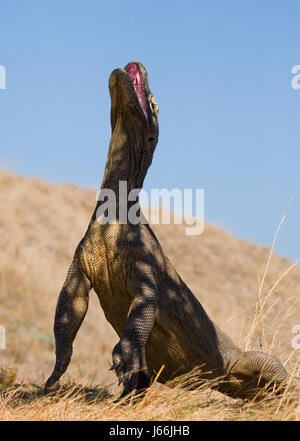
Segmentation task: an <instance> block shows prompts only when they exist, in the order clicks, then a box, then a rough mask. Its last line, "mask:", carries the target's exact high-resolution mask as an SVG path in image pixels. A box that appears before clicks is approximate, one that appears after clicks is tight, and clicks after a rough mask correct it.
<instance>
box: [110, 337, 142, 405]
mask: <svg viewBox="0 0 300 441" xmlns="http://www.w3.org/2000/svg"><path fill="white" fill-rule="evenodd" d="M112 359H113V365H112V367H111V368H110V370H115V372H116V375H117V377H118V380H119V383H118V385H120V384H123V385H124V389H123V392H122V394H121V396H120V399H121V398H123V397H125V396H126V395H128V394H130V393H132V392H133V391H141V390H143V389H147V388H148V387H149V386H150V384H151V376H150V373H149V371H148V369H147V366H146V359H145V356H144V355H143V354H142V351H141V350H139V349H138V348H135V347H134V346H133V345H132V344H131V343H130V342H129V341H128V340H123V341H122V340H120V342H119V343H118V344H117V345H116V346H115V348H114V350H113V354H112Z"/></svg>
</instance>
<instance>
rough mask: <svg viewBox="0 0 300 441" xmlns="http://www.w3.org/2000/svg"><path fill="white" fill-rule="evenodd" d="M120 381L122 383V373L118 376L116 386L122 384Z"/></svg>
mask: <svg viewBox="0 0 300 441" xmlns="http://www.w3.org/2000/svg"><path fill="white" fill-rule="evenodd" d="M122 381H123V373H121V374H120V375H119V382H118V386H120V384H121V383H122Z"/></svg>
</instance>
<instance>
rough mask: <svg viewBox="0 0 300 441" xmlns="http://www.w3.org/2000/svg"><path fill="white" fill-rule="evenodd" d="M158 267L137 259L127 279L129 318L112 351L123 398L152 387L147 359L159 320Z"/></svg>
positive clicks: (114, 367)
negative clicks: (155, 326) (147, 349)
mask: <svg viewBox="0 0 300 441" xmlns="http://www.w3.org/2000/svg"><path fill="white" fill-rule="evenodd" d="M155 280H156V275H155V270H154V267H153V266H152V265H151V264H147V263H146V262H139V261H136V262H134V263H133V265H132V270H131V274H130V278H129V280H128V282H127V290H128V294H129V295H130V297H131V298H132V302H131V305H130V309H129V313H128V318H127V321H126V325H125V328H124V330H123V333H122V336H121V338H120V341H119V343H118V344H117V345H116V346H115V347H114V349H113V353H112V360H113V366H112V367H111V369H112V370H113V369H115V371H116V374H117V376H118V378H119V384H121V383H123V384H124V390H123V393H122V395H121V397H123V396H125V395H127V394H128V393H130V392H132V391H133V390H141V389H145V388H147V387H149V385H150V382H151V375H150V373H149V370H148V366H147V361H146V354H145V350H146V345H147V341H148V337H149V335H150V333H151V330H152V328H153V325H154V322H155V312H156V307H157V300H158V292H157V287H156V282H155Z"/></svg>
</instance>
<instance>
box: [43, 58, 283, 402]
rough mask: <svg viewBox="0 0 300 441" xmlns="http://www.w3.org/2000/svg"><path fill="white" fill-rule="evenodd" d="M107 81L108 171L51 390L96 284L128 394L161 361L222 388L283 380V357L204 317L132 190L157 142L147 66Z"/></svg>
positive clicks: (237, 390)
mask: <svg viewBox="0 0 300 441" xmlns="http://www.w3.org/2000/svg"><path fill="white" fill-rule="evenodd" d="M109 89H110V95H111V126H112V136H111V141H110V146H109V152H108V158H107V163H106V167H105V172H104V178H103V181H102V185H101V189H100V193H99V197H98V202H97V205H96V207H95V210H94V213H93V215H92V218H91V221H90V223H89V225H88V229H87V231H86V234H85V236H84V238H83V239H82V241H81V242H80V244H79V245H78V247H77V249H76V251H75V254H74V258H73V261H72V263H71V266H70V269H69V272H68V274H67V278H66V281H65V283H64V285H63V288H62V290H61V293H60V296H59V299H58V304H57V308H56V314H55V323H54V333H55V340H56V363H55V367H54V370H53V373H52V375H51V376H50V378H49V379H48V381H47V383H46V386H45V388H46V390H48V389H49V388H50V387H51V386H52V385H53V384H54V383H55V382H56V381H58V380H59V378H60V377H61V375H62V374H63V373H64V372H65V371H66V369H67V367H68V365H69V362H70V360H71V356H72V347H73V341H74V339H75V336H76V334H77V331H78V329H79V327H80V325H81V323H82V321H83V319H84V317H85V314H86V311H87V308H88V297H89V291H90V290H91V288H92V287H93V288H94V290H95V292H96V293H97V295H98V297H99V300H100V304H101V306H102V308H103V311H104V314H105V317H106V318H107V320H108V321H109V322H110V323H111V325H112V326H113V328H114V329H115V330H116V332H117V334H118V335H119V337H120V340H119V342H118V344H117V345H116V346H115V347H114V349H113V353H112V360H113V365H112V368H111V369H114V370H115V371H116V374H117V376H118V378H119V384H120V383H123V384H124V389H123V393H122V396H123V395H126V394H128V393H129V392H131V391H133V390H140V389H145V388H146V387H148V386H149V385H150V383H151V378H152V377H153V375H155V374H156V373H157V372H158V371H159V370H160V368H161V367H162V366H163V365H164V369H163V371H162V373H161V375H160V377H159V379H158V381H161V382H166V381H168V380H169V379H171V378H174V377H176V376H178V375H181V374H186V373H188V372H190V371H192V370H193V369H194V368H196V369H198V377H197V378H199V381H203V379H207V378H208V379H214V378H218V377H220V376H222V377H223V381H222V382H221V383H219V385H218V389H219V390H220V391H222V392H224V393H227V394H230V395H232V394H236V395H238V396H243V397H246V396H249V395H251V394H252V390H253V388H254V387H256V386H257V385H259V386H261V387H262V386H264V385H265V384H267V383H270V384H274V383H275V384H282V383H284V382H286V381H287V379H288V373H287V371H286V369H285V368H284V367H283V365H282V364H281V363H280V361H279V360H278V359H277V358H275V357H272V356H269V355H267V354H266V353H263V352H254V351H252V352H243V351H241V350H240V349H239V348H238V347H237V346H235V344H234V343H233V342H232V340H231V339H230V338H229V337H228V336H227V335H226V334H225V333H224V332H222V331H221V330H220V329H219V328H218V327H217V326H216V325H215V324H214V322H213V321H212V320H211V319H210V318H209V317H208V315H207V314H206V312H205V310H204V308H203V307H202V305H201V304H200V302H199V301H198V300H197V299H196V297H195V296H194V295H193V293H192V292H191V290H190V289H189V288H188V287H187V285H186V284H185V283H184V282H183V280H182V279H181V278H180V277H179V275H178V274H177V272H176V270H175V268H174V266H173V265H172V264H171V262H170V261H169V260H168V258H167V257H166V256H165V255H164V253H163V250H162V248H161V246H160V244H159V242H158V240H157V238H156V236H155V234H154V233H153V231H152V230H151V228H150V226H149V225H148V224H147V222H145V218H144V216H143V214H142V211H141V208H140V205H139V202H138V199H136V200H133V199H132V197H130V195H131V194H132V191H133V192H135V195H136V196H137V195H138V191H139V190H137V189H141V188H142V186H143V181H144V178H145V175H146V172H147V170H148V168H149V166H150V164H151V162H152V157H153V153H154V150H155V147H156V144H157V142H158V119H157V117H158V107H157V104H156V101H155V99H154V97H153V95H152V93H151V91H150V88H149V85H148V74H147V70H146V68H145V67H144V66H143V65H142V64H141V63H139V62H131V63H129V64H128V65H127V66H126V67H125V68H124V69H116V70H114V71H113V72H112V74H111V76H110V80H109ZM121 185H122V191H121V190H120V186H121ZM124 189H125V190H124ZM111 194H113V195H114V197H113V204H111V205H109V203H108V198H109V195H111ZM112 207H113V208H114V211H113V213H111V212H110V209H111V208H112ZM124 216H125V222H124Z"/></svg>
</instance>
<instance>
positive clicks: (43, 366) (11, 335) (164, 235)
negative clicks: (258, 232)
mask: <svg viewBox="0 0 300 441" xmlns="http://www.w3.org/2000/svg"><path fill="white" fill-rule="evenodd" d="M0 188H1V199H0V244H1V249H0V250H1V251H0V325H3V326H5V328H6V332H7V349H6V350H2V351H0V367H1V366H2V367H3V370H2V376H3V375H4V374H3V372H5V370H7V369H9V368H17V377H16V380H15V381H17V382H19V383H20V382H24V383H26V384H29V383H30V384H32V383H35V384H38V385H42V383H43V382H44V381H45V379H46V378H47V376H48V375H49V374H50V372H51V369H52V367H53V363H54V341H53V334H52V327H53V317H54V310H55V306H56V301H57V297H58V293H59V290H60V288H61V285H62V283H63V281H64V278H65V275H66V272H67V269H68V266H69V264H70V262H71V258H72V254H73V252H74V249H75V246H76V245H77V243H78V242H79V240H80V239H81V237H82V236H83V234H84V233H85V230H86V227H87V224H88V221H89V219H90V216H91V213H92V210H93V207H94V205H95V195H96V192H95V191H94V190H85V189H81V188H77V187H75V186H71V185H53V184H49V183H47V182H44V181H42V180H34V179H25V178H23V177H19V176H16V175H14V174H12V173H8V172H5V171H0ZM153 229H154V231H155V233H156V234H157V236H158V238H159V240H160V241H161V244H162V246H163V248H164V250H165V252H166V254H167V255H168V257H169V258H170V260H171V261H172V262H173V263H174V264H175V266H176V268H177V271H178V272H179V274H180V275H181V276H182V278H183V279H184V281H185V282H186V283H187V284H188V285H189V286H190V287H191V289H192V290H193V292H194V293H195V294H196V295H197V297H198V299H199V300H200V301H201V303H202V304H203V306H204V307H205V308H206V310H207V312H208V313H209V315H210V316H211V317H212V318H213V319H214V321H215V322H216V323H217V324H218V325H220V327H221V328H223V329H224V330H225V331H226V332H227V333H228V334H229V335H230V336H231V337H232V338H233V340H234V341H235V342H236V343H238V344H239V345H240V346H242V347H245V345H246V343H247V341H248V344H249V343H250V344H251V347H252V348H261V347H263V348H264V349H267V350H268V351H270V352H273V353H274V354H275V355H277V356H279V357H280V358H281V359H282V360H283V361H284V362H286V363H287V366H288V367H289V368H290V369H296V367H297V364H298V363H299V359H297V353H294V352H293V349H292V346H291V339H292V337H293V334H292V332H291V328H292V326H293V325H296V324H300V309H299V286H300V270H299V269H298V268H293V269H290V270H289V268H290V267H291V265H292V263H291V262H290V261H288V260H286V259H283V258H280V257H278V256H276V255H273V256H272V258H271V261H270V265H269V267H268V271H267V275H266V277H265V280H264V283H263V288H262V290H261V295H262V298H264V297H265V296H266V295H267V296H268V295H269V298H268V300H267V302H266V304H265V305H264V310H263V313H264V314H263V321H262V320H261V317H260V316H257V318H258V319H259V320H258V326H257V327H256V328H255V332H254V334H253V336H252V339H251V341H250V342H249V338H248V340H247V335H249V331H250V329H251V325H252V324H253V319H254V312H255V304H256V298H257V294H258V287H259V284H260V282H261V280H262V278H263V274H264V270H265V267H266V262H267V259H268V255H269V252H270V250H269V249H267V248H264V247H260V246H257V245H253V244H251V243H249V242H247V241H243V240H240V239H237V238H235V237H233V236H232V235H231V234H229V233H228V232H226V231H224V230H223V229H221V228H217V227H215V226H213V225H206V226H205V232H204V233H203V234H202V235H200V236H185V234H184V226H182V225H168V226H166V225H154V226H153ZM285 273H287V274H285ZM282 276H283V277H282ZM116 342H117V336H116V334H115V332H114V330H113V329H112V328H111V326H110V325H109V324H108V323H107V322H106V320H105V318H104V315H103V313H102V310H101V308H100V305H99V302H98V300H97V298H96V295H95V294H94V293H93V292H92V293H91V300H90V306H89V311H88V314H87V317H86V319H85V321H84V324H83V325H82V327H81V329H80V331H79V334H78V336H77V339H76V341H75V346H74V355H73V359H72V362H71V365H70V367H69V369H68V373H67V374H66V375H65V377H64V378H65V379H66V378H69V379H72V381H75V382H85V383H86V384H89V385H93V384H94V385H95V384H99V383H101V384H105V385H110V384H113V387H112V388H111V391H112V392H113V391H114V390H115V389H114V388H115V387H116V386H115V383H116V381H115V377H114V375H113V374H112V373H111V372H109V371H108V368H109V365H110V362H111V351H112V348H113V346H114V345H115V343H116ZM4 376H5V375H4ZM3 381H4V380H3ZM0 383H1V374H0ZM158 389H159V388H158ZM163 389H164V392H163V393H165V394H168V392H165V389H167V388H163ZM109 390H110V389H109ZM170 393H171V392H170ZM172 393H173V392H172ZM207 393H208V392H207ZM199 396H200V395H199ZM215 396H216V398H215V400H217V406H219V408H218V407H213V408H211V409H208V408H206V407H205V408H203V406H202V407H201V406H198V407H197V406H196V407H195V408H192V409H190V410H186V413H184V414H182V413H180V412H181V411H180V410H178V411H177V412H178V413H177V414H176V412H175V410H174V409H175V407H176V406H175V404H174V406H175V407H174V406H173V408H172V411H170V412H171V413H169V414H168V415H165V414H157V413H156V414H155V412H154V410H153V412H154V413H152V414H151V411H150V410H149V409H148V414H149V415H148V414H147V415H148V418H153V419H155V418H158V419H159V418H160V419H165V418H169V419H178V418H179V419H180V418H182V419H184V418H186V419H189V418H192V419H200V418H205V419H223V418H224V419H226V418H227V417H225V416H224V415H226V414H225V413H224V410H223V411H221V407H222V404H221V403H224V400H225V402H226V403H228V406H233V407H232V409H236V407H234V406H235V404H234V402H235V401H236V400H232V399H229V398H224V397H223V396H221V394H218V393H217V392H215ZM172 397H173V395H172ZM191 397H192V395H191V396H190V399H192V398H191ZM193 397H194V395H193ZM202 397H203V395H202ZM159 399H161V400H162V398H159V397H158V398H157V403H159ZM193 399H196V398H193ZM198 399H199V398H198ZM164 400H165V398H164ZM172 400H173V402H174V397H173V398H172ZM218 400H219V401H218ZM185 401H186V400H185ZM72 403H73V401H72ZM164 403H166V402H165V401H164ZM197 403H198V401H197ZM218 403H219V404H218ZM73 404H74V403H73ZM20 406H21V407H20V409H23V408H22V406H24V402H23V401H22V403H21V404H20ZM70 406H71V405H70ZM220 406H221V407H220ZM166 408H167V406H166V404H164V409H166ZM200 408H203V409H202V410H201V409H200ZM89 409H90V410H89V411H90V412H92V413H91V414H90V416H89V415H88V411H84V412H83V413H82V415H83V417H84V418H91V419H98V418H100V416H99V415H98V414H97V412H96V410H95V409H94V408H93V407H90V408H89ZM155 409H156V410H155V411H156V412H157V409H159V406H158V404H157V406H156V407H155ZM199 409H200V410H199ZM218 409H219V410H220V411H218ZM5 412H6V413H5ZM5 412H4V414H2V416H1V406H0V418H5V419H14V418H20V419H22V418H25V419H26V414H27V416H28V412H27V413H26V412H25V410H24V412H23V413H22V411H21V410H20V414H17V413H16V412H17V411H16V410H15V411H12V410H10V408H9V406H8V407H6V411H5ZM36 412H37V413H36V414H34V415H32V418H34V419H39V418H42V419H43V418H48V417H47V416H45V415H46V414H41V413H40V414H39V413H38V411H36ZM39 412H41V410H40V411H39ZM58 412H62V411H61V409H60V410H59V411H58ZM120 412H121V414H113V413H112V414H106V417H105V416H104V418H109V417H110V416H109V415H115V418H130V416H128V413H127V414H124V413H123V414H122V412H124V411H123V410H122V411H121V410H120ZM145 412H146V410H144V414H145ZM172 412H173V413H172ZM174 412H175V413H174ZM197 412H198V413H197ZM199 412H200V413H199ZM201 412H202V413H201ZM234 412H235V413H234ZM239 412H240V410H234V411H233V413H232V418H233V415H236V413H239ZM146 413H147V412H146ZM82 415H81V414H80V415H79V414H78V413H77V414H76V412H75V414H74V415H73V417H74V418H75V419H77V418H81V417H82ZM91 415H92V416H91ZM104 415H105V413H104ZM155 415H156V416H155ZM293 415H294V414H293ZM298 416H299V414H298ZM285 417H286V418H289V417H288V416H285ZM49 418H50V417H49ZM51 418H54V419H55V418H59V419H61V418H62V419H65V418H72V416H70V415H69V414H66V413H58V414H57V413H55V412H54V413H53V415H52V416H51ZM111 418H114V417H113V416H112V417H111ZM132 418H138V413H134V414H132ZM228 418H230V417H228ZM234 418H238V417H236V416H235V417H234ZM257 418H259V417H257ZM283 418H284V417H283ZM293 418H295V416H293Z"/></svg>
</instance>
